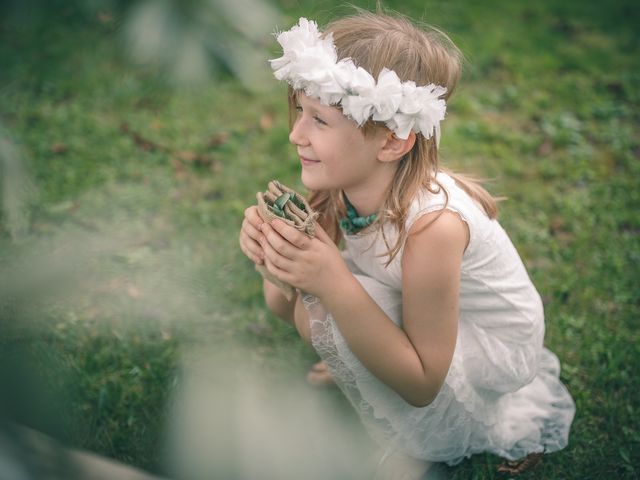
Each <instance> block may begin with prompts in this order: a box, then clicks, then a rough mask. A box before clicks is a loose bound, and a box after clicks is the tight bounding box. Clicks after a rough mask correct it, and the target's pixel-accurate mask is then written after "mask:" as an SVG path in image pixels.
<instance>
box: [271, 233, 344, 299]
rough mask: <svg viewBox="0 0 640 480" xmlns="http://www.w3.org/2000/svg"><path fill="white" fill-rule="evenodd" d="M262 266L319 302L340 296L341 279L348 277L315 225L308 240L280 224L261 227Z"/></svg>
mask: <svg viewBox="0 0 640 480" xmlns="http://www.w3.org/2000/svg"><path fill="white" fill-rule="evenodd" d="M262 233H263V237H262V239H261V244H262V249H263V251H264V263H265V265H266V267H267V269H268V270H269V271H270V272H271V273H272V274H273V275H275V276H276V277H277V278H278V279H280V280H282V281H284V282H287V283H288V284H290V285H293V286H294V287H296V288H299V289H300V290H302V291H304V292H307V293H311V294H313V295H315V296H317V297H318V298H320V299H322V298H323V297H324V296H326V295H330V294H332V293H334V292H335V293H337V292H339V285H340V283H341V280H340V279H341V278H344V276H346V275H351V272H350V271H349V269H348V268H347V266H346V264H345V263H344V260H343V259H342V255H341V254H340V251H339V250H338V247H336V245H335V244H334V243H333V240H331V238H330V237H329V235H327V233H326V232H325V231H324V230H323V229H322V227H320V225H316V236H315V237H314V238H309V237H308V236H307V235H305V234H304V233H302V232H299V231H298V230H296V229H295V228H293V227H291V226H289V225H287V224H286V223H284V222H281V221H279V220H274V221H273V222H271V224H267V223H263V224H262Z"/></svg>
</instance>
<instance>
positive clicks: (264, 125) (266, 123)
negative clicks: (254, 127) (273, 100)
mask: <svg viewBox="0 0 640 480" xmlns="http://www.w3.org/2000/svg"><path fill="white" fill-rule="evenodd" d="M273 123H274V116H273V113H270V112H268V113H265V114H263V115H262V116H261V117H260V129H261V130H263V131H267V130H271V129H272V128H273Z"/></svg>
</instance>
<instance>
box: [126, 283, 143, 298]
mask: <svg viewBox="0 0 640 480" xmlns="http://www.w3.org/2000/svg"><path fill="white" fill-rule="evenodd" d="M127 295H129V297H131V298H133V299H138V298H140V297H142V292H141V291H140V289H139V288H138V287H136V286H135V285H129V286H128V287H127Z"/></svg>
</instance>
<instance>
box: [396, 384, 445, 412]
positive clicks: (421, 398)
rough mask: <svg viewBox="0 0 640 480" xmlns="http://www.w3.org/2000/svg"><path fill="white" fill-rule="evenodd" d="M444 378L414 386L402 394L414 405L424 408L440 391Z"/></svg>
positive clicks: (406, 400)
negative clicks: (417, 386) (418, 386)
mask: <svg viewBox="0 0 640 480" xmlns="http://www.w3.org/2000/svg"><path fill="white" fill-rule="evenodd" d="M443 383H444V380H442V381H438V382H434V383H429V384H426V385H422V386H421V387H420V388H414V389H411V390H410V391H408V392H406V393H405V394H404V395H401V396H402V398H403V399H404V400H405V402H407V403H408V404H409V405H411V406H412V407H416V408H424V407H428V406H429V405H431V404H432V403H433V401H434V400H435V399H436V397H437V396H438V393H440V389H441V388H442V384H443Z"/></svg>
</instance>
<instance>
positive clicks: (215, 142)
mask: <svg viewBox="0 0 640 480" xmlns="http://www.w3.org/2000/svg"><path fill="white" fill-rule="evenodd" d="M228 140H229V132H218V133H214V134H213V135H211V137H210V138H209V141H208V142H207V147H209V148H216V147H219V146H220V145H224V144H225V143H227V141H228Z"/></svg>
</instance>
